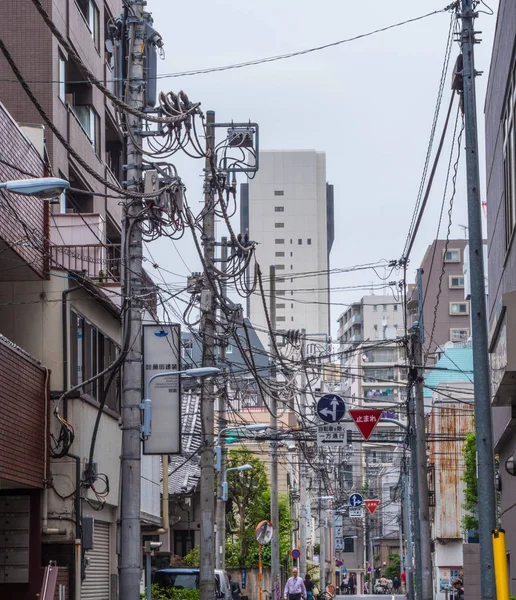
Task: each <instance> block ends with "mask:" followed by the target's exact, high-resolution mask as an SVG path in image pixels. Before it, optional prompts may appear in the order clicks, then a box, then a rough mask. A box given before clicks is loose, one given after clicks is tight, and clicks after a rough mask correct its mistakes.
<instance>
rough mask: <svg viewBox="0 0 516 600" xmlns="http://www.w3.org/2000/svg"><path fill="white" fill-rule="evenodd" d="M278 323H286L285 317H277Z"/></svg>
mask: <svg viewBox="0 0 516 600" xmlns="http://www.w3.org/2000/svg"><path fill="white" fill-rule="evenodd" d="M276 321H277V322H278V323H284V322H285V317H276Z"/></svg>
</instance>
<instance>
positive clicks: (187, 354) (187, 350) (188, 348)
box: [181, 340, 193, 358]
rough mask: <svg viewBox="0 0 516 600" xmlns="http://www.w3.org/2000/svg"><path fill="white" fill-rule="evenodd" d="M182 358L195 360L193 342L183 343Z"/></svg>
mask: <svg viewBox="0 0 516 600" xmlns="http://www.w3.org/2000/svg"><path fill="white" fill-rule="evenodd" d="M181 356H182V358H193V340H183V342H182V343H181Z"/></svg>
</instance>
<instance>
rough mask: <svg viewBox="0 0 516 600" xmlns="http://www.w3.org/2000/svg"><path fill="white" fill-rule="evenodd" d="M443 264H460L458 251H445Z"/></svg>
mask: <svg viewBox="0 0 516 600" xmlns="http://www.w3.org/2000/svg"><path fill="white" fill-rule="evenodd" d="M444 262H460V250H446V252H445V253H444Z"/></svg>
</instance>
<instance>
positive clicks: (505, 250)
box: [485, 0, 516, 594]
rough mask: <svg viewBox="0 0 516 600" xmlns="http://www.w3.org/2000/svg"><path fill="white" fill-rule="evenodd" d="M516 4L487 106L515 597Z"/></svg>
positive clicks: (499, 384)
mask: <svg viewBox="0 0 516 600" xmlns="http://www.w3.org/2000/svg"><path fill="white" fill-rule="evenodd" d="M515 43H516V4H515V3H514V2H512V1H511V0H501V1H500V5H499V10H498V20H497V24H496V31H495V39H494V46H493V54H492V60H491V69H490V73H489V81H488V87H487V95H486V101H485V115H486V116H485V127H486V169H487V172H486V181H487V196H486V200H487V234H488V257H489V258H488V273H489V315H488V317H489V334H490V335H489V338H490V352H491V385H492V393H493V430H494V431H493V433H494V442H495V451H496V452H497V453H498V454H499V457H500V478H501V490H502V491H501V493H500V497H501V506H500V514H501V515H502V517H501V521H502V527H503V529H505V530H506V531H507V560H508V565H509V581H510V593H511V594H516V563H515V561H514V555H515V553H516V535H515V534H514V532H515V531H516V507H515V506H514V496H515V495H516V478H515V477H514V474H515V473H516V471H515V470H514V467H512V468H511V464H513V463H512V460H514V459H513V456H514V452H515V451H516V428H515V423H516V421H515V417H516V408H515V407H516V385H515V381H516V379H515V376H516V320H515V319H516V244H515V242H514V238H515V231H516V55H515V51H514V48H515Z"/></svg>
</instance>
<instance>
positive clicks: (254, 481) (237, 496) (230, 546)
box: [226, 450, 292, 567]
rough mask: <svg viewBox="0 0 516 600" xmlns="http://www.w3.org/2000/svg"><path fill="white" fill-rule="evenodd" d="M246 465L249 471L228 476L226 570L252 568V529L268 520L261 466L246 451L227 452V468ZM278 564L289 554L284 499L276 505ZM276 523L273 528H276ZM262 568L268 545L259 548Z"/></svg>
mask: <svg viewBox="0 0 516 600" xmlns="http://www.w3.org/2000/svg"><path fill="white" fill-rule="evenodd" d="M244 463H248V464H250V465H252V466H253V469H252V470H251V471H240V472H239V471H231V472H230V473H228V496H229V499H230V502H231V509H230V512H229V514H228V517H227V518H228V525H229V526H228V528H227V534H226V564H227V565H228V567H256V566H257V565H258V543H257V542H256V538H255V529H256V526H257V525H258V523H259V522H260V521H264V520H270V488H269V483H268V480H267V473H266V471H265V466H264V464H263V462H262V461H261V460H260V459H259V458H257V457H256V455H254V454H253V453H252V452H250V451H248V450H244V451H242V450H239V451H233V452H230V454H229V457H228V467H236V466H238V465H242V464H244ZM278 506H279V518H280V523H279V529H280V560H283V559H284V558H286V557H288V556H289V555H290V550H291V547H290V546H291V536H292V523H291V516H290V504H289V501H288V498H287V497H286V496H284V495H280V497H279V501H278ZM277 526H278V525H277V523H275V524H274V527H277ZM262 560H263V564H264V565H270V544H267V545H266V546H263V548H262Z"/></svg>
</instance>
